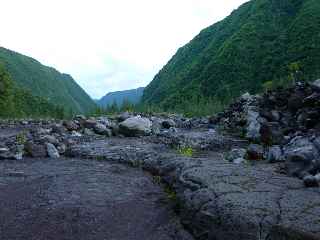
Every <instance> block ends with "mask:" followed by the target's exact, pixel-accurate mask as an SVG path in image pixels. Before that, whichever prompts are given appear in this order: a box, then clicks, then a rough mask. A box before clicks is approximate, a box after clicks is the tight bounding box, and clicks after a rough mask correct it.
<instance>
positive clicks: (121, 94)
mask: <svg viewBox="0 0 320 240" xmlns="http://www.w3.org/2000/svg"><path fill="white" fill-rule="evenodd" d="M143 90H144V88H143V87H141V88H137V89H131V90H125V91H117V92H110V93H108V94H106V95H105V96H104V97H102V98H101V99H100V100H98V101H97V104H98V105H99V106H100V107H107V106H110V105H112V104H114V103H116V104H117V106H118V107H121V106H122V105H123V103H124V102H129V103H131V104H137V103H139V102H140V100H141V97H142V94H143Z"/></svg>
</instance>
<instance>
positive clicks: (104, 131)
mask: <svg viewBox="0 0 320 240" xmlns="http://www.w3.org/2000/svg"><path fill="white" fill-rule="evenodd" d="M93 130H94V132H95V133H97V134H100V135H105V136H108V137H111V136H112V131H111V130H110V129H108V128H107V127H106V126H105V125H103V124H101V123H96V125H95V126H94V127H93Z"/></svg>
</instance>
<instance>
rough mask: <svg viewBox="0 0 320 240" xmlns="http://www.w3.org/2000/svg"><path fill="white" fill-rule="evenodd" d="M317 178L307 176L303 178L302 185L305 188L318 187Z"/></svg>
mask: <svg viewBox="0 0 320 240" xmlns="http://www.w3.org/2000/svg"><path fill="white" fill-rule="evenodd" d="M319 176H320V175H319ZM319 180H320V179H319V177H316V176H312V175H307V176H305V177H304V178H303V183H304V185H305V186H306V187H319V184H320V181H319Z"/></svg>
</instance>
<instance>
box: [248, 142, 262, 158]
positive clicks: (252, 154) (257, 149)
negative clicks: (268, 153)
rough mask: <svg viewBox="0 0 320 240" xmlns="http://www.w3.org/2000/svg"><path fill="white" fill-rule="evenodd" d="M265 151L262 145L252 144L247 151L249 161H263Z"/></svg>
mask: <svg viewBox="0 0 320 240" xmlns="http://www.w3.org/2000/svg"><path fill="white" fill-rule="evenodd" d="M263 155H264V150H263V147H262V146H261V145H258V144H250V145H249V147H248V150H247V158H248V160H261V159H263Z"/></svg>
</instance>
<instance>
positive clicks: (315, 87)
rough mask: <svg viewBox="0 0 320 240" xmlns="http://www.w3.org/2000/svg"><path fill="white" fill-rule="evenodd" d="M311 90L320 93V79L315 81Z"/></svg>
mask: <svg viewBox="0 0 320 240" xmlns="http://www.w3.org/2000/svg"><path fill="white" fill-rule="evenodd" d="M310 85H311V88H312V89H313V90H315V91H317V92H320V79H318V80H315V81H314V82H313V83H311V84H310Z"/></svg>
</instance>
